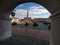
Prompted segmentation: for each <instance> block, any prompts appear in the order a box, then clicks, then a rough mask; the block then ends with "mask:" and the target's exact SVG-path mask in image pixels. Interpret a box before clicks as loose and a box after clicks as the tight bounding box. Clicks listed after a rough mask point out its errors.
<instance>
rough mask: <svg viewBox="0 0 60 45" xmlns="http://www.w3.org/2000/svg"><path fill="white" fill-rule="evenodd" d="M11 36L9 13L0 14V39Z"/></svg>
mask: <svg viewBox="0 0 60 45" xmlns="http://www.w3.org/2000/svg"><path fill="white" fill-rule="evenodd" d="M10 36H11V23H10V19H9V15H7V14H3V15H1V14H0V41H1V40H3V39H6V38H9V37H10Z"/></svg>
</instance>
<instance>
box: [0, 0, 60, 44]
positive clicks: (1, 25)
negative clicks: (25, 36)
mask: <svg viewBox="0 0 60 45" xmlns="http://www.w3.org/2000/svg"><path fill="white" fill-rule="evenodd" d="M24 2H36V3H38V4H41V5H43V6H44V7H45V8H46V9H48V10H49V11H50V12H51V13H52V16H51V19H52V28H51V43H50V45H59V44H60V43H59V41H60V35H59V34H60V24H59V23H60V7H59V5H60V1H59V0H37V1H36V0H33V1H32V0H28V1H26V0H22V1H21V0H0V40H3V39H5V38H8V37H10V36H11V25H10V21H9V14H10V13H11V11H12V10H13V9H14V8H15V7H16V6H18V5H19V4H21V3H24Z"/></svg>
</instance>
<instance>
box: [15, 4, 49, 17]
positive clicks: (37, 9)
mask: <svg viewBox="0 0 60 45" xmlns="http://www.w3.org/2000/svg"><path fill="white" fill-rule="evenodd" d="M21 6H22V5H21ZM15 13H16V16H15V17H20V18H24V17H26V15H27V10H24V9H16V11H15ZM45 14H46V15H47V16H46V15H45ZM42 15H43V16H42ZM29 16H31V17H32V18H44V17H45V18H47V17H49V16H50V13H49V12H48V11H47V9H45V8H44V7H42V6H32V7H30V9H29Z"/></svg>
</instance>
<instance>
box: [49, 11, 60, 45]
mask: <svg viewBox="0 0 60 45" xmlns="http://www.w3.org/2000/svg"><path fill="white" fill-rule="evenodd" d="M55 14H56V15H54V16H51V20H52V26H51V35H50V45H60V12H59V13H55Z"/></svg>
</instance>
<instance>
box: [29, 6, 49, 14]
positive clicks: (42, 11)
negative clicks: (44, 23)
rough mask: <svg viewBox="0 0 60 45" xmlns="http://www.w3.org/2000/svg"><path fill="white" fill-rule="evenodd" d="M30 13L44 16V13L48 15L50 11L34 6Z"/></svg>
mask: <svg viewBox="0 0 60 45" xmlns="http://www.w3.org/2000/svg"><path fill="white" fill-rule="evenodd" d="M30 12H31V14H42V13H47V12H48V10H47V9H45V8H44V7H42V6H32V7H30Z"/></svg>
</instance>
